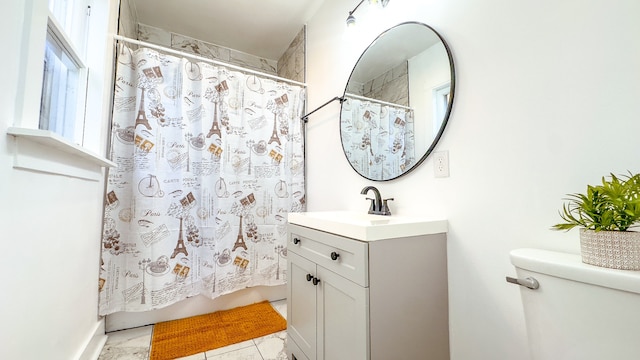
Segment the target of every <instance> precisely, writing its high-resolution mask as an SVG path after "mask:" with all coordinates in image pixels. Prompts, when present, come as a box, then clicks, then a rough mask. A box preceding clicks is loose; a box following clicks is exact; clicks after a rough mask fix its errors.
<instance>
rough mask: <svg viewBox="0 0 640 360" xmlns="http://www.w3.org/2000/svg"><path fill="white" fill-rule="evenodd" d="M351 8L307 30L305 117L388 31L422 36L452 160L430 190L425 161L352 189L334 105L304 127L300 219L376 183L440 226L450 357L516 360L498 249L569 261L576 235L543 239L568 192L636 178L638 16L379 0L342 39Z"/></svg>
mask: <svg viewBox="0 0 640 360" xmlns="http://www.w3.org/2000/svg"><path fill="white" fill-rule="evenodd" d="M354 5H355V1H354V2H345V1H342V0H326V2H325V4H324V6H322V8H321V9H320V10H319V12H318V13H317V14H316V15H315V16H314V17H313V18H312V19H311V21H309V23H308V45H307V46H308V47H307V49H308V58H307V72H308V74H307V79H308V84H309V104H308V108H309V109H314V108H315V107H316V106H319V105H320V104H322V103H324V102H325V101H326V100H328V99H330V98H332V97H334V96H336V95H341V94H342V91H343V89H344V84H345V83H346V81H347V79H348V76H349V74H350V71H351V68H352V66H353V64H355V62H356V60H357V59H358V56H359V55H360V53H361V52H362V51H363V50H364V48H365V47H366V46H367V45H368V44H369V43H370V42H371V41H372V40H373V38H375V37H376V36H377V35H378V34H379V33H380V32H382V31H383V30H384V29H386V28H388V27H391V26H393V25H395V24H397V23H400V22H403V21H409V20H415V21H420V22H424V23H426V24H429V25H431V26H432V27H434V28H435V29H436V30H437V31H439V32H440V33H441V35H442V36H443V37H444V38H445V40H446V41H447V42H448V44H449V46H450V47H451V50H452V52H453V55H454V60H455V65H456V76H457V84H456V85H457V89H456V94H455V103H454V108H453V113H452V115H451V118H450V121H449V125H448V127H447V130H445V133H444V136H443V138H442V140H441V142H440V144H439V145H438V146H437V148H436V151H438V150H448V151H449V160H450V168H451V176H450V177H449V178H437V179H436V178H434V176H433V162H432V161H430V160H427V161H426V162H425V163H423V164H422V165H421V166H420V167H419V168H418V169H416V170H415V171H414V172H412V173H410V174H409V175H407V176H404V177H402V178H400V179H398V180H394V181H390V182H382V183H373V182H371V181H368V180H366V179H364V178H361V177H360V176H359V175H357V174H356V173H355V172H353V171H352V170H351V168H350V167H349V165H348V163H347V162H346V160H345V157H344V155H343V153H342V147H341V146H340V138H339V122H338V118H339V105H338V104H337V103H334V104H333V105H330V106H328V107H326V108H324V109H323V110H321V111H319V112H317V113H316V114H314V115H312V116H311V117H310V119H309V126H308V128H307V135H308V138H307V169H308V172H307V174H308V179H307V181H308V210H309V211H320V210H333V209H347V210H356V211H366V209H367V206H368V204H367V201H365V200H364V197H363V196H362V195H360V189H361V188H362V187H363V186H365V185H372V184H373V185H376V186H378V188H379V189H380V190H381V192H382V194H383V196H385V197H394V198H395V201H394V202H392V203H391V210H392V212H393V213H395V214H400V215H403V214H404V215H407V214H416V215H423V216H427V217H438V218H440V217H442V218H447V219H448V220H449V225H450V231H449V235H448V263H449V296H450V333H451V348H452V352H451V355H452V359H455V360H463V359H465V360H466V359H508V360H511V359H526V358H527V356H526V346H527V345H526V338H525V328H524V318H523V312H522V306H521V302H520V295H519V289H518V288H517V287H515V286H513V285H509V284H507V283H506V282H505V280H504V277H505V275H514V274H515V271H514V269H513V267H512V266H511V264H510V262H509V257H508V254H509V251H510V250H511V249H515V248H520V247H539V248H548V249H557V250H564V251H569V252H577V251H578V234H577V232H569V233H558V232H553V231H550V230H549V227H550V226H551V225H552V224H554V223H556V222H558V221H559V217H558V215H557V211H558V209H559V208H560V206H561V204H562V200H561V199H562V198H563V197H564V194H566V193H570V192H578V191H583V190H584V189H585V187H586V184H587V183H595V182H598V181H599V179H600V177H601V176H602V175H605V174H608V173H609V172H615V173H624V172H626V171H627V170H631V171H634V172H637V171H639V170H640V162H639V161H638V153H639V152H640V141H638V135H639V134H640V101H639V100H638V99H640V66H639V64H640V41H638V34H640V22H639V21H637V14H639V13H640V2H638V1H637V0H616V1H604V0H593V1H589V2H585V1H581V0H565V1H561V2H558V1H554V0H539V1H511V0H485V1H472V0H448V1H442V0H424V1H420V2H418V1H404V2H403V1H391V2H390V3H389V6H388V7H387V9H385V10H384V12H377V13H374V12H373V11H370V10H369V8H368V6H367V5H366V3H365V4H363V6H361V7H360V8H359V9H358V11H357V12H356V13H355V16H356V17H357V19H358V25H357V26H356V28H353V29H349V31H347V29H346V26H345V19H346V17H347V14H348V11H350V10H352V8H353V6H354ZM351 30H355V32H352V31H351ZM425 291H427V289H425ZM398 296H402V295H401V294H398Z"/></svg>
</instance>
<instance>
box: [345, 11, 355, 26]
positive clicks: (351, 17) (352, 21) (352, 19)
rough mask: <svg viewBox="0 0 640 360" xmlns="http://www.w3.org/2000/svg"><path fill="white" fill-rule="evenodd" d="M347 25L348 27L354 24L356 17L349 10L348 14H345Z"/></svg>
mask: <svg viewBox="0 0 640 360" xmlns="http://www.w3.org/2000/svg"><path fill="white" fill-rule="evenodd" d="M347 26H348V27H354V26H356V18H355V17H354V16H353V15H351V12H349V16H347Z"/></svg>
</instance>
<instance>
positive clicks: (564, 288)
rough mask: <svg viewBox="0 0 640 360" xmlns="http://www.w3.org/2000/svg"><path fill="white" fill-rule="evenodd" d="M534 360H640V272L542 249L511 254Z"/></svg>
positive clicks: (520, 250) (514, 251) (524, 250)
mask: <svg viewBox="0 0 640 360" xmlns="http://www.w3.org/2000/svg"><path fill="white" fill-rule="evenodd" d="M510 257H511V263H512V264H513V265H514V266H515V267H516V273H517V275H518V278H519V279H524V278H527V277H532V278H535V279H536V280H537V281H538V283H539V287H538V289H535V290H533V289H529V288H527V287H525V286H519V288H520V293H521V297H522V303H523V307H524V313H525V321H526V325H527V335H528V339H529V349H530V352H531V357H532V359H533V360H591V359H593V360H596V359H597V360H603V359H616V360H627V359H629V360H630V359H634V360H637V359H640V271H628V270H614V269H607V268H601V267H596V266H592V265H587V264H584V263H582V261H581V258H580V255H575V254H567V253H560V252H554V251H547V250H540V249H517V250H513V251H511V253H510Z"/></svg>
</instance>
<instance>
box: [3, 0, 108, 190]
mask: <svg viewBox="0 0 640 360" xmlns="http://www.w3.org/2000/svg"><path fill="white" fill-rule="evenodd" d="M12 4H13V6H14V9H20V7H22V11H21V12H19V14H20V15H21V16H23V19H22V20H23V21H22V22H21V24H22V31H20V32H19V33H17V34H15V35H16V36H19V37H20V38H21V41H20V44H21V46H20V50H19V54H18V56H19V59H20V61H19V63H18V68H17V69H16V72H17V82H16V84H17V87H16V89H15V91H16V94H15V104H16V105H15V110H14V112H13V126H11V127H9V128H7V131H6V133H7V134H8V135H12V139H13V140H12V141H14V143H15V146H12V149H13V155H14V156H13V158H14V161H13V167H14V168H20V169H29V170H35V171H38V172H42V173H50V174H59V175H66V176H71V177H76V178H81V179H89V180H92V181H100V179H102V178H103V176H102V168H103V167H111V166H114V163H113V162H111V161H109V160H108V159H106V158H105V156H104V154H105V149H106V148H107V143H108V135H107V133H108V130H109V113H110V104H111V97H112V95H113V85H112V81H113V67H112V66H111V65H112V61H113V59H114V51H115V47H114V46H113V43H112V41H113V39H112V38H111V37H110V35H109V34H110V33H112V32H115V30H116V27H117V23H118V7H119V2H118V1H106V0H23V1H20V2H12ZM10 8H11V7H10ZM88 39H91V41H88ZM89 69H90V70H89ZM88 114H90V116H89V115H88Z"/></svg>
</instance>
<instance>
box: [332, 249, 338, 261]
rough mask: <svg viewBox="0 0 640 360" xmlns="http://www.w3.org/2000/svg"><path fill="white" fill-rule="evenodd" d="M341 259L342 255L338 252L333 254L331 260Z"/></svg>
mask: <svg viewBox="0 0 640 360" xmlns="http://www.w3.org/2000/svg"><path fill="white" fill-rule="evenodd" d="M339 257H340V254H338V253H337V252H335V251H334V252H332V253H331V260H338V258H339Z"/></svg>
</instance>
